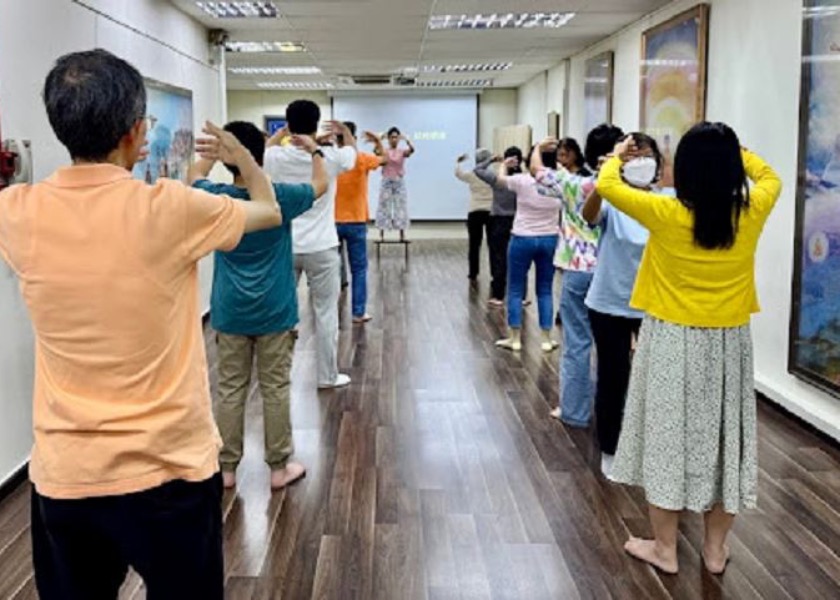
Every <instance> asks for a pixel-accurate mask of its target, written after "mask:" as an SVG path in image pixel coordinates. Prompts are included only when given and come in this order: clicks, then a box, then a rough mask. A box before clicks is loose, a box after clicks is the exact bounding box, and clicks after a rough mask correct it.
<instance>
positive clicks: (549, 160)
mask: <svg viewBox="0 0 840 600" xmlns="http://www.w3.org/2000/svg"><path fill="white" fill-rule="evenodd" d="M538 147H539V146H533V147H532V148H531V153H530V154H529V155H528V161H529V163H530V161H531V158H532V157H533V156H534V151H535V150H536V149H537V148H538ZM540 156H541V157H542V164H543V166H544V167H546V168H548V169H553V170H555V171H556V170H557V151H556V150H554V151H553V152H551V151H550V152H540ZM529 166H531V167H533V165H530V164H529Z"/></svg>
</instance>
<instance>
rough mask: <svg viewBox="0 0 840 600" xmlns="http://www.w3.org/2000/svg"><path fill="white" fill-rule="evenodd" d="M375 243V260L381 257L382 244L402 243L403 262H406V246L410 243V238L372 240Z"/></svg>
mask: <svg viewBox="0 0 840 600" xmlns="http://www.w3.org/2000/svg"><path fill="white" fill-rule="evenodd" d="M373 243H374V244H376V260H377V261H378V260H379V259H380V258H381V257H382V245H383V244H385V245H391V244H402V245H403V247H404V248H405V262H406V263H408V247H409V245H410V244H411V240H376V241H374V242H373Z"/></svg>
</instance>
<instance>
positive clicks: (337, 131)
mask: <svg viewBox="0 0 840 600" xmlns="http://www.w3.org/2000/svg"><path fill="white" fill-rule="evenodd" d="M327 125H328V127H329V130H330V132H331V133H332V134H333V135H335V136H339V135H340V136H344V137H353V132H352V131H350V128H349V127H347V125H345V124H344V123H342V122H341V121H328V122H327Z"/></svg>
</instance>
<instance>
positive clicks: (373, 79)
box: [350, 75, 391, 85]
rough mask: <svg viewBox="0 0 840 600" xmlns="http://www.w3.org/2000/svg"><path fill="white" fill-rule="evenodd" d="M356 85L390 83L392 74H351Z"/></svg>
mask: <svg viewBox="0 0 840 600" xmlns="http://www.w3.org/2000/svg"><path fill="white" fill-rule="evenodd" d="M350 79H351V80H352V81H353V83H354V84H355V85H390V84H391V76H390V75H351V76H350Z"/></svg>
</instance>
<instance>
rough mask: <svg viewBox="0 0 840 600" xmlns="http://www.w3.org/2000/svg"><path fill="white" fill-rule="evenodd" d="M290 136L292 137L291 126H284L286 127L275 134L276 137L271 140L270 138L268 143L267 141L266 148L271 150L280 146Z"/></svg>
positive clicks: (273, 136)
mask: <svg viewBox="0 0 840 600" xmlns="http://www.w3.org/2000/svg"><path fill="white" fill-rule="evenodd" d="M289 135H290V132H289V126H288V125H284V126H283V127H281V128H280V129H278V130H277V131H275V132H274V135H272V136H271V137H270V138H268V140H267V141H266V143H265V146H266V148H271V147H272V146H279V145H280V143H281V142H282V141H283V140H284V139H286V138H287V137H289Z"/></svg>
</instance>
